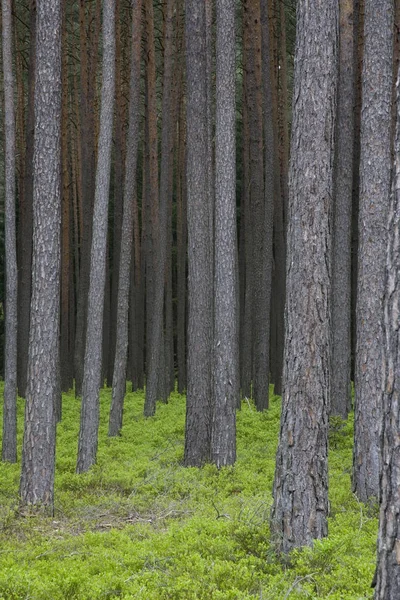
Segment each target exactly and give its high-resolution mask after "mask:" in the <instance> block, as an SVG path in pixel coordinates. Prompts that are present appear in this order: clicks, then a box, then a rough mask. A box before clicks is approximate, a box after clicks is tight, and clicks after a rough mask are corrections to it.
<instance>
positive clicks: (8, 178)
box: [1, 0, 18, 462]
mask: <svg viewBox="0 0 400 600" xmlns="http://www.w3.org/2000/svg"><path fill="white" fill-rule="evenodd" d="M1 8H2V17H3V23H2V25H3V26H2V38H3V78H4V133H5V204H4V208H5V224H4V228H5V241H4V243H5V253H6V256H5V283H6V288H5V344H4V403H3V442H2V460H6V461H9V462H16V461H17V293H18V270H17V243H16V223H15V147H16V138H15V109H14V75H13V66H12V65H13V61H12V10H11V0H2V4H1Z"/></svg>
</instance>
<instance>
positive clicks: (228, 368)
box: [211, 0, 239, 468]
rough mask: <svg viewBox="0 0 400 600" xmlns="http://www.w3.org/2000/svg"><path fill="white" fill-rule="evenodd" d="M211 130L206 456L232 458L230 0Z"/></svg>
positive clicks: (225, 2)
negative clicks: (209, 372)
mask: <svg viewBox="0 0 400 600" xmlns="http://www.w3.org/2000/svg"><path fill="white" fill-rule="evenodd" d="M216 35H217V41H216V90H217V93H216V129H215V271H214V273H215V279H214V344H213V345H214V349H213V378H212V383H213V421H212V435H211V458H212V461H213V462H214V463H215V464H216V466H217V467H218V468H219V467H222V466H226V465H233V464H234V462H235V460H236V406H237V403H238V396H239V339H238V333H239V332H238V330H237V323H238V321H237V308H238V301H237V281H236V277H237V252H236V244H237V242H236V127H235V125H236V106H235V104H236V103H235V93H236V86H235V80H236V60H235V59H236V56H235V41H236V40H235V0H217V34H216Z"/></svg>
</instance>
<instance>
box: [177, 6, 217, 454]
mask: <svg viewBox="0 0 400 600" xmlns="http://www.w3.org/2000/svg"><path fill="white" fill-rule="evenodd" d="M185 7H186V27H185V31H186V74H187V76H186V78H187V104H186V120H187V214H188V267H189V280H188V295H189V297H188V303H189V313H188V350H187V352H188V360H187V399H186V429H185V456H184V462H185V465H186V466H200V465H202V464H204V463H205V462H206V461H207V460H209V458H210V442H211V419H212V416H211V352H212V307H213V298H212V289H213V283H212V273H213V264H212V252H211V248H210V228H211V223H212V216H211V215H210V202H209V193H208V190H209V187H208V158H207V157H208V123H207V121H208V119H207V115H208V112H207V110H208V109H207V57H206V46H207V43H206V10H205V1H204V0H186V2H185Z"/></svg>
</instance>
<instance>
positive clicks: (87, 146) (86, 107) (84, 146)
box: [74, 0, 97, 396]
mask: <svg viewBox="0 0 400 600" xmlns="http://www.w3.org/2000/svg"><path fill="white" fill-rule="evenodd" d="M85 5H86V3H85V0H80V5H79V16H80V41H81V46H80V86H81V90H80V99H79V102H80V133H81V136H80V140H79V144H80V146H81V148H80V155H81V164H80V175H81V184H80V185H81V192H82V194H81V196H80V201H81V216H82V227H81V261H80V273H79V290H78V303H77V314H76V335H75V355H74V371H75V395H76V396H81V394H82V382H83V369H84V358H85V343H86V327H87V308H88V307H87V303H88V292H89V279H90V252H91V246H92V226H93V200H94V193H95V118H94V111H95V106H94V104H95V102H94V90H93V87H94V85H91V84H94V82H93V76H95V73H96V69H94V70H95V73H94V74H93V73H91V72H90V68H91V64H90V52H92V54H96V52H97V44H96V43H95V42H93V43H90V42H91V38H90V37H89V33H88V31H87V21H88V19H87V17H86V6H85ZM95 40H96V36H95ZM93 66H94V65H93Z"/></svg>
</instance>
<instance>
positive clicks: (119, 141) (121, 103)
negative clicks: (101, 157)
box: [107, 0, 127, 387]
mask: <svg viewBox="0 0 400 600" xmlns="http://www.w3.org/2000/svg"><path fill="white" fill-rule="evenodd" d="M115 11H116V24H115V38H116V45H115V49H116V73H115V91H116V98H115V134H114V135H115V141H114V145H115V148H114V211H113V236H112V239H113V244H112V263H111V264H112V275H111V297H110V302H111V307H110V335H109V339H108V340H107V343H108V346H109V350H108V365H107V385H108V386H109V387H111V386H112V381H113V372H114V362H115V346H116V337H117V327H118V324H117V311H118V285H119V284H118V280H119V270H120V269H119V268H120V251H121V240H122V218H123V217H122V215H123V208H122V206H123V197H124V186H123V183H124V178H125V169H124V167H125V160H126V149H125V144H126V136H125V121H126V102H125V98H124V96H125V86H124V81H123V77H122V75H123V72H124V70H125V68H126V65H125V64H124V60H123V48H122V44H123V41H125V40H123V39H122V35H121V29H122V27H121V19H123V18H124V17H126V16H127V15H126V14H125V13H124V10H123V6H122V2H121V0H116V7H115Z"/></svg>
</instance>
